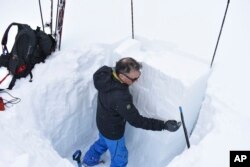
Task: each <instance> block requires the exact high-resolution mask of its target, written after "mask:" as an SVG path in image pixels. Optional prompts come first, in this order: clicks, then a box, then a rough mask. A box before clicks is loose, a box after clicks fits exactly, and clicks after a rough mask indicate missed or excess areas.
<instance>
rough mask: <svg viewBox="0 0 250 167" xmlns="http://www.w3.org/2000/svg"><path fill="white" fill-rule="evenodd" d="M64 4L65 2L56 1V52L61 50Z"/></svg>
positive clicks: (61, 0) (63, 0) (64, 0)
mask: <svg viewBox="0 0 250 167" xmlns="http://www.w3.org/2000/svg"><path fill="white" fill-rule="evenodd" d="M65 4H66V0H58V4H57V17H56V30H55V38H56V44H57V49H58V50H60V49H61V41H62V29H63V19H64V11H65Z"/></svg>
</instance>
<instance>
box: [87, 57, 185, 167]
mask: <svg viewBox="0 0 250 167" xmlns="http://www.w3.org/2000/svg"><path fill="white" fill-rule="evenodd" d="M140 69H141V64H139V63H138V62H137V61H136V60H134V59H133V58H130V57H127V58H123V59H121V60H119V61H118V62H117V63H116V67H115V69H112V68H111V67H107V66H103V67H101V68H100V69H99V70H97V71H96V72H95V74H94V76H93V78H94V85H95V88H96V89H97V90H98V101H97V115H96V123H97V127H98V130H99V132H100V133H99V139H98V140H97V141H96V142H95V143H94V144H93V145H92V146H91V147H90V149H89V150H88V151H87V153H86V154H85V156H84V159H83V163H84V164H86V165H87V166H94V165H97V164H98V163H99V161H100V157H101V155H102V154H103V153H104V152H105V151H107V150H109V151H110V155H111V167H125V166H126V165H127V163H128V151H127V148H126V146H125V140H124V131H125V124H126V122H128V123H129V124H131V125H132V126H134V127H137V128H142V129H146V130H155V131H161V130H168V131H171V132H174V131H176V130H178V129H179V127H180V126H181V122H177V121H175V120H168V121H166V122H164V121H161V120H157V119H153V118H146V117H143V116H141V115H140V114H139V112H138V110H137V109H136V107H135V106H134V104H133V100H132V96H131V94H130V92H129V85H132V84H133V83H134V82H135V81H136V80H137V79H139V77H140V75H141V72H140Z"/></svg>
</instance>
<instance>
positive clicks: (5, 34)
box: [2, 22, 26, 54]
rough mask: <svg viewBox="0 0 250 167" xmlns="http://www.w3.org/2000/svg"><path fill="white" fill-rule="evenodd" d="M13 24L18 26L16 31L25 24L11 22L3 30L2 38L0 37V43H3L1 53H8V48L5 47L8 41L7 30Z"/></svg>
mask: <svg viewBox="0 0 250 167" xmlns="http://www.w3.org/2000/svg"><path fill="white" fill-rule="evenodd" d="M13 25H15V26H18V31H20V30H21V29H22V28H24V27H25V26H26V25H24V24H20V23H15V22H14V23H11V24H10V25H9V26H8V27H7V29H6V30H5V32H4V35H3V38H2V45H3V54H7V53H9V51H8V48H7V42H8V34H9V30H10V28H11V27H12V26H13Z"/></svg>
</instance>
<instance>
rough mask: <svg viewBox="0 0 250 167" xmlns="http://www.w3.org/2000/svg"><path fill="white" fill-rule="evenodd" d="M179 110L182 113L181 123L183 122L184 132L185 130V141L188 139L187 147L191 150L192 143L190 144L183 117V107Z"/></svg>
mask: <svg viewBox="0 0 250 167" xmlns="http://www.w3.org/2000/svg"><path fill="white" fill-rule="evenodd" d="M179 109H180V113H181V122H182V126H183V130H184V134H185V139H186V143H187V147H188V148H190V143H189V138H188V133H187V128H186V125H185V121H184V116H183V113H182V108H181V106H180V107H179Z"/></svg>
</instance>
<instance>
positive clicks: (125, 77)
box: [119, 70, 141, 85]
mask: <svg viewBox="0 0 250 167" xmlns="http://www.w3.org/2000/svg"><path fill="white" fill-rule="evenodd" d="M140 75H141V72H140V71H137V70H131V71H130V72H129V73H124V74H119V78H120V79H121V80H122V81H123V82H124V83H126V84H128V85H132V84H133V83H134V82H135V81H137V80H138V79H139V77H140Z"/></svg>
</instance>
